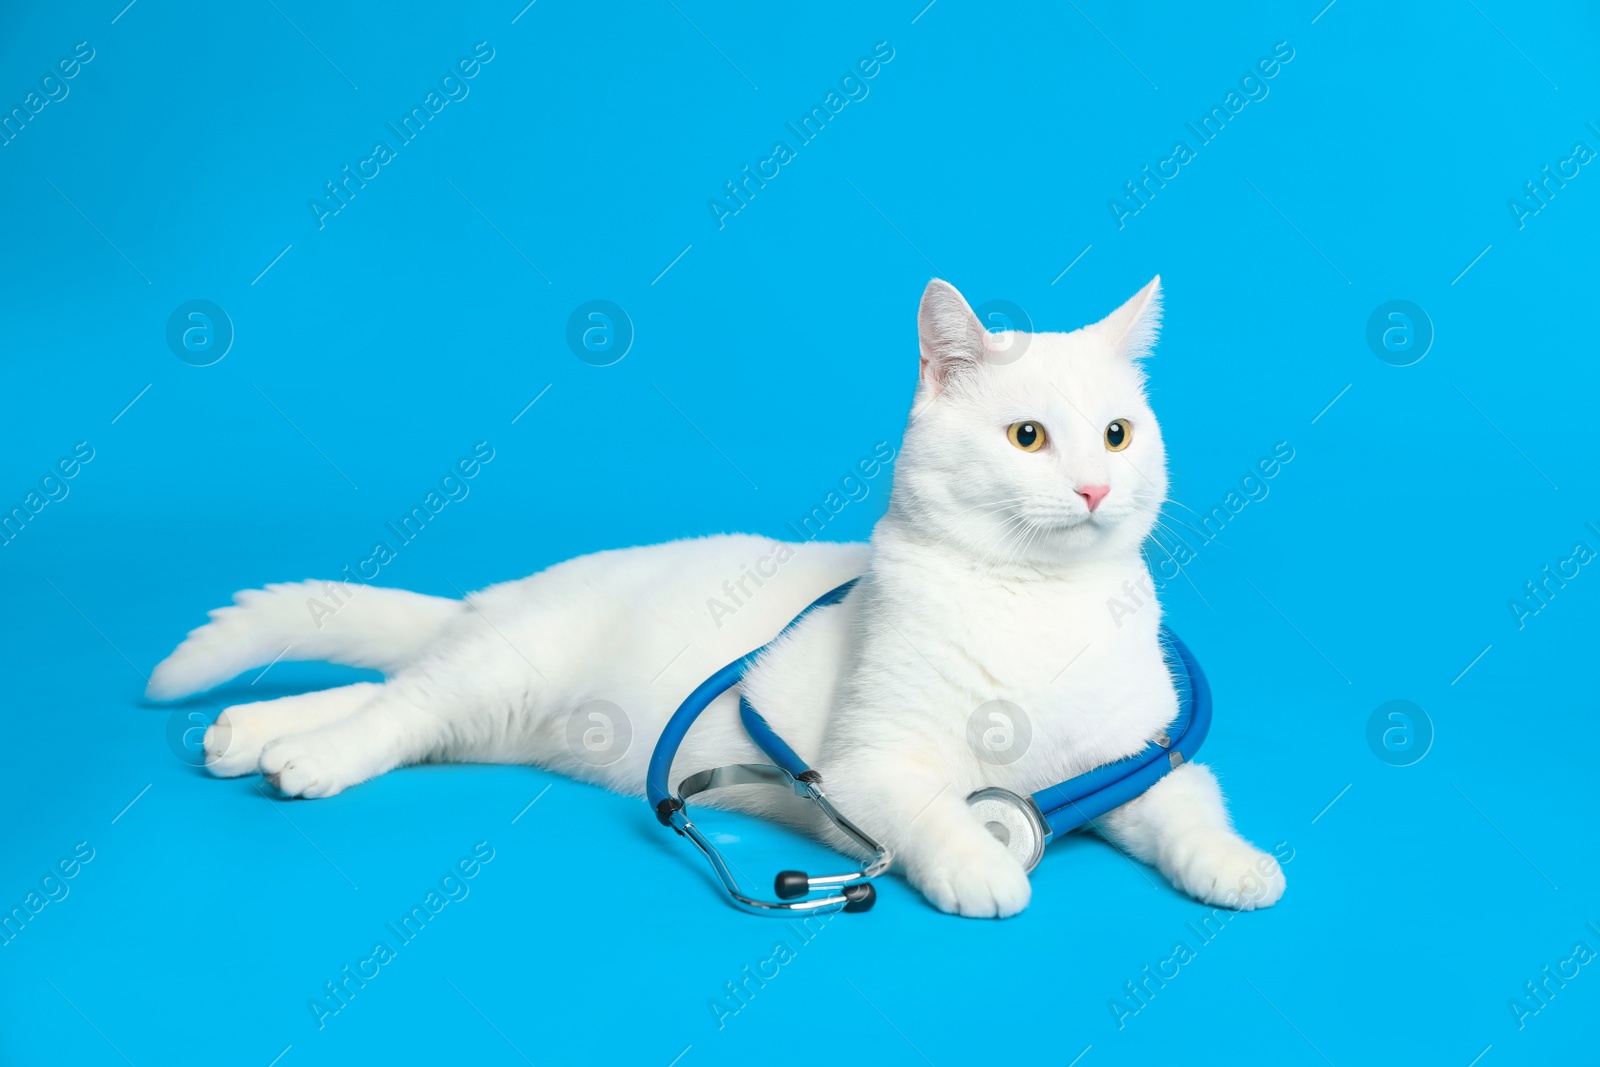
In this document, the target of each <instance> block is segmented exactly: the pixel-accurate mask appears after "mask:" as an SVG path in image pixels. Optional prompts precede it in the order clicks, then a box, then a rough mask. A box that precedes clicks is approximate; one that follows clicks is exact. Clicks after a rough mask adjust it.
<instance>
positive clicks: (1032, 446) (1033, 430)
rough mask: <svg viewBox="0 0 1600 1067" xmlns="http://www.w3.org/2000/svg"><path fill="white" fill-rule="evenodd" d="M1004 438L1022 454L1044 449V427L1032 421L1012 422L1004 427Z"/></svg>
mask: <svg viewBox="0 0 1600 1067" xmlns="http://www.w3.org/2000/svg"><path fill="white" fill-rule="evenodd" d="M1006 438H1007V439H1008V440H1010V442H1011V443H1012V444H1014V445H1016V446H1017V447H1018V448H1020V449H1022V450H1023V451H1024V452H1037V451H1039V449H1041V448H1043V447H1044V427H1043V426H1040V425H1039V424H1038V423H1037V422H1034V421H1032V420H1024V421H1023V422H1013V423H1012V424H1011V425H1010V426H1008V427H1006Z"/></svg>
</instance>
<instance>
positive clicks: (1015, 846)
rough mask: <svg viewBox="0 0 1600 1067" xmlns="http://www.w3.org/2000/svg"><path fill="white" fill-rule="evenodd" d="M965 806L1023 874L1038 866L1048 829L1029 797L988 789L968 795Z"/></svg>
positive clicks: (1048, 835) (1042, 816)
mask: <svg viewBox="0 0 1600 1067" xmlns="http://www.w3.org/2000/svg"><path fill="white" fill-rule="evenodd" d="M967 806H968V807H969V808H971V809H972V814H974V815H976V816H977V817H978V821H979V822H981V823H983V825H984V827H985V828H986V829H988V831H989V832H990V833H991V834H993V835H994V838H995V840H996V841H999V842H1000V843H1001V844H1002V845H1004V846H1006V850H1007V851H1009V852H1010V853H1011V855H1012V856H1013V857H1014V858H1015V859H1016V861H1017V862H1018V863H1020V864H1022V869H1023V870H1024V871H1032V870H1033V869H1034V868H1035V867H1037V866H1038V865H1039V860H1040V858H1041V857H1043V856H1044V846H1045V844H1046V843H1047V842H1048V841H1049V840H1050V828H1049V827H1048V826H1047V825H1045V821H1044V814H1043V813H1042V812H1041V811H1040V810H1039V805H1037V804H1035V803H1034V801H1033V798H1032V797H1022V796H1018V795H1017V794H1015V793H1013V792H1012V791H1011V790H1009V789H1000V788H997V787H992V786H991V787H990V788H988V789H980V790H978V791H977V792H976V793H973V794H971V795H970V796H968V797H967Z"/></svg>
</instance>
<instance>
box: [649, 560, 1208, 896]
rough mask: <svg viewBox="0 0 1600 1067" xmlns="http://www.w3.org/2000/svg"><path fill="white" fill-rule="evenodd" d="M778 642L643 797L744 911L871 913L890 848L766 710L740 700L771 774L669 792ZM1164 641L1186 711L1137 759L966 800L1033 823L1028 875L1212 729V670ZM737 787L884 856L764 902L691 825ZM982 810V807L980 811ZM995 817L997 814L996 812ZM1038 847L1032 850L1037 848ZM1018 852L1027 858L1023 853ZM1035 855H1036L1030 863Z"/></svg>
mask: <svg viewBox="0 0 1600 1067" xmlns="http://www.w3.org/2000/svg"><path fill="white" fill-rule="evenodd" d="M857 581H859V579H854V578H853V579H851V580H850V581H848V582H845V583H844V584H843V585H840V586H838V587H837V588H834V589H831V590H829V591H828V592H826V593H824V594H823V595H822V596H820V597H818V598H817V599H816V600H814V601H812V602H811V603H810V604H809V605H807V606H806V608H805V610H803V611H801V612H800V614H798V615H796V616H795V617H794V618H793V619H792V620H791V621H790V622H789V624H788V625H787V626H785V627H784V628H783V630H782V632H780V633H779V635H778V637H779V638H781V637H782V636H783V635H784V634H787V633H789V631H791V630H792V629H794V627H795V626H796V625H798V624H799V622H800V620H802V619H804V618H805V617H806V616H807V615H809V614H810V613H811V612H813V611H815V610H816V609H818V608H822V607H827V606H829V605H832V604H837V603H839V602H840V601H842V600H843V599H844V598H845V596H846V595H847V594H848V593H849V592H850V590H851V589H852V588H854V587H855V585H856V582H857ZM777 640H778V638H774V639H773V640H772V641H769V642H767V643H766V644H764V645H762V646H761V647H760V648H757V649H755V650H753V651H751V652H747V653H746V654H744V655H743V656H740V657H739V658H738V659H736V660H734V661H733V662H732V663H729V664H728V665H727V666H725V667H723V668H722V669H721V670H719V671H717V672H716V673H715V674H713V675H712V676H711V677H709V678H707V679H706V680H705V681H703V682H701V683H700V684H699V685H698V686H696V687H695V689H694V691H693V692H691V693H690V694H689V695H688V697H686V698H685V699H684V701H683V703H682V704H680V705H679V706H678V710H677V711H676V712H674V713H673V715H672V718H670V719H669V720H667V725H666V727H665V728H664V729H663V730H662V732H661V737H660V739H659V740H658V741H657V742H656V747H655V749H654V751H653V752H652V753H651V755H650V767H649V771H648V772H647V775H646V778H645V794H646V797H647V799H648V800H649V803H650V806H651V807H652V808H653V809H655V813H656V818H657V819H658V820H659V821H660V822H661V823H662V825H664V826H669V827H671V828H672V829H674V830H675V831H677V832H678V833H679V834H680V835H682V836H685V837H688V838H689V839H690V840H691V841H692V842H693V843H694V844H695V845H696V847H698V848H699V849H700V851H701V852H702V853H704V854H705V856H706V858H707V859H708V860H709V861H710V862H711V865H712V867H713V868H714V869H715V871H716V873H717V875H718V876H719V878H721V880H722V883H723V887H724V888H725V889H726V890H727V891H728V893H729V894H730V895H731V896H732V897H733V899H734V901H735V902H736V903H738V904H739V905H740V906H742V907H744V908H745V909H746V910H750V911H755V912H758V913H763V914H772V913H774V912H781V911H792V910H800V911H807V910H815V911H836V910H841V909H842V910H845V911H865V910H867V909H868V908H870V907H871V906H872V903H873V900H874V899H875V894H874V892H873V890H872V886H871V884H870V879H871V878H873V877H875V876H876V875H877V874H879V873H882V871H884V870H886V869H887V868H888V866H889V862H890V855H889V851H888V850H887V849H886V848H884V847H883V846H881V845H879V844H877V842H875V841H873V840H872V839H871V838H870V837H869V836H868V835H866V834H865V833H864V832H862V831H861V830H860V829H859V828H858V827H856V826H855V825H854V824H852V823H851V822H850V821H849V820H848V819H846V818H844V817H843V816H842V815H841V814H840V813H839V812H838V811H837V810H836V809H835V808H834V807H833V805H832V804H831V802H830V801H829V800H828V799H827V796H826V794H825V793H824V792H823V790H822V776H821V775H820V774H818V773H817V772H816V771H814V770H812V769H811V768H810V767H809V766H808V765H807V764H806V762H805V761H804V760H803V759H801V758H800V755H799V754H798V753H797V752H795V751H794V749H792V748H791V747H789V745H788V743H787V742H785V741H784V740H783V738H781V737H779V736H778V735H777V733H776V732H775V731H774V730H773V729H772V727H771V726H770V725H769V724H768V723H767V720H766V719H765V718H763V717H762V715H761V713H760V712H759V711H757V710H756V709H755V708H754V707H752V706H751V704H750V702H749V701H748V700H746V699H745V698H744V697H743V696H742V695H741V696H740V698H739V718H740V721H741V722H742V723H743V724H744V728H745V730H746V732H748V733H749V735H750V738H751V740H752V741H754V742H755V744H756V747H757V748H759V749H760V750H761V751H762V752H763V753H765V755H766V756H767V758H768V759H770V760H771V761H772V762H773V765H774V766H772V767H765V766H761V765H756V764H738V765H735V766H732V767H722V768H717V769H716V770H714V771H704V772H701V773H699V774H696V775H692V776H690V777H689V778H686V779H684V782H683V783H682V784H681V785H680V787H679V789H680V792H681V793H682V794H683V795H682V796H678V795H674V794H673V792H672V791H671V789H670V788H669V787H668V784H667V782H668V776H669V775H670V774H671V771H672V762H673V760H674V759H675V758H676V757H677V754H678V749H679V748H680V747H681V746H682V744H683V739H684V737H685V736H687V735H688V732H689V729H690V727H692V726H693V725H694V723H695V721H696V720H697V719H698V718H699V717H700V714H701V713H702V712H704V711H705V709H706V708H708V707H709V706H710V705H711V703H712V701H714V700H716V699H717V698H718V697H719V696H721V695H722V694H723V693H725V692H727V691H728V690H729V689H731V688H732V687H733V686H735V685H737V684H738V683H739V681H740V680H741V679H742V678H743V677H744V673H745V671H746V670H748V669H749V667H750V665H751V664H753V663H754V662H755V661H756V659H757V658H759V657H760V655H761V654H762V653H763V652H765V651H766V650H767V649H768V648H770V647H772V645H773V644H774V643H775V642H776V641H777ZM1161 642H1162V647H1163V652H1164V654H1165V658H1166V664H1167V669H1168V671H1169V672H1170V673H1171V674H1172V678H1173V682H1174V684H1175V686H1176V688H1177V692H1178V713H1177V715H1176V717H1175V718H1174V719H1173V721H1172V723H1171V724H1170V725H1169V726H1168V728H1167V730H1165V731H1163V732H1162V733H1161V734H1160V735H1159V736H1158V737H1157V738H1156V739H1155V740H1153V741H1150V742H1149V743H1148V744H1146V745H1145V747H1144V748H1143V749H1141V750H1140V751H1139V752H1136V753H1134V754H1133V755H1131V756H1128V757H1125V758H1123V759H1120V760H1117V761H1115V762H1113V763H1108V764H1105V765H1104V766H1101V767H1096V768H1094V769H1093V770H1090V771H1087V772H1085V773H1084V774H1080V775H1078V776H1077V777H1075V778H1072V779H1070V780H1068V781H1066V782H1062V783H1060V784H1058V785H1053V786H1049V787H1048V788H1045V789H1041V790H1040V791H1038V792H1037V793H1034V794H1033V795H1032V796H1031V797H1026V798H1023V797H1018V796H1017V795H1016V794H1013V793H1010V792H1008V791H1006V790H1001V789H987V790H980V791H979V792H978V793H974V794H973V796H972V797H970V798H968V802H969V803H975V801H976V800H977V799H978V798H979V797H981V796H983V795H985V794H993V795H994V796H991V797H990V798H989V799H990V801H991V802H993V801H994V800H995V799H997V798H998V799H1000V800H1002V801H1003V806H1006V807H1010V808H1014V809H1016V810H1017V811H1018V812H1019V813H1020V817H1021V818H1022V819H1023V820H1024V822H1025V823H1030V824H1032V826H1033V829H1032V830H1029V831H1027V834H1028V835H1031V838H1032V841H1031V844H1029V843H1024V842H1022V841H1018V842H1017V843H1016V844H1015V845H1014V846H1013V851H1014V854H1016V855H1018V858H1019V859H1021V860H1022V861H1023V862H1024V864H1025V866H1026V867H1027V868H1028V869H1030V870H1031V869H1032V865H1033V864H1034V863H1037V862H1038V857H1039V855H1040V854H1041V853H1042V851H1043V847H1044V845H1045V844H1047V843H1048V842H1049V841H1051V840H1053V839H1054V838H1056V837H1058V836H1060V835H1062V834H1066V833H1069V832H1071V831H1073V830H1076V829H1078V828H1080V827H1082V826H1084V825H1085V824H1088V823H1090V822H1092V821H1093V820H1094V819H1097V818H1099V817H1100V816H1102V815H1104V814H1105V813H1106V812H1108V811H1111V810H1112V809H1113V808H1118V807H1121V806H1122V805H1123V804H1126V803H1128V802H1129V801H1131V800H1133V799H1134V798H1135V797H1138V796H1140V795H1141V794H1143V793H1144V792H1145V791H1146V790H1148V789H1149V788H1150V787H1151V786H1153V785H1155V783H1156V782H1158V781H1160V779H1161V778H1163V777H1164V776H1166V775H1167V774H1169V773H1171V772H1172V771H1173V770H1174V769H1176V768H1177V767H1179V766H1181V765H1182V764H1184V763H1185V762H1187V761H1189V760H1191V759H1193V758H1194V754H1195V753H1196V752H1197V751H1198V750H1199V748H1200V744H1201V742H1203V741H1204V740H1205V737H1206V733H1207V732H1208V731H1209V730H1210V728H1211V686H1210V683H1209V682H1207V681H1206V676H1205V672H1204V671H1202V670H1201V669H1200V664H1199V662H1198V661H1197V660H1196V659H1195V658H1194V653H1192V652H1191V651H1190V650H1189V647H1188V646H1187V645H1185V644H1184V643H1183V641H1182V640H1181V639H1180V638H1179V637H1178V635H1177V634H1175V633H1173V632H1172V630H1171V629H1169V628H1168V627H1167V626H1165V625H1163V626H1162V627H1161ZM731 784H768V785H786V786H789V787H791V788H793V790H794V791H795V792H796V793H797V794H799V795H801V796H808V797H809V798H810V799H812V800H814V801H815V802H816V803H817V804H818V806H819V807H820V808H821V809H822V811H823V813H824V814H825V815H826V816H827V817H828V818H829V819H830V820H832V821H833V823H834V824H835V825H836V826H837V827H839V829H840V830H842V831H844V832H845V834H846V835H847V836H849V837H851V838H853V839H854V840H855V841H856V842H857V843H858V844H859V845H861V846H862V847H863V849H864V850H865V851H866V852H868V853H870V854H873V855H875V857H876V859H875V861H874V862H873V863H871V864H870V865H869V866H867V867H866V868H864V869H863V870H861V871H856V872H852V873H851V874H847V875H831V876H823V877H815V878H808V876H806V875H805V874H804V873H802V872H799V871H784V872H783V873H781V874H779V875H778V878H777V881H776V892H777V893H778V895H779V896H781V897H784V898H785V901H784V902H783V903H774V902H767V901H762V900H759V899H756V898H753V897H749V896H747V895H745V894H744V893H743V891H742V890H741V888H740V887H739V886H738V883H737V881H736V880H735V879H734V878H733V875H732V872H731V871H730V870H729V869H728V866H727V864H726V863H725V862H724V861H723V859H722V856H721V854H720V853H719V852H718V851H717V849H716V846H715V845H714V844H712V843H711V842H710V841H709V840H708V839H706V838H705V836H704V835H702V834H701V833H700V832H699V830H698V829H697V828H696V827H695V826H694V824H693V823H692V822H690V821H689V819H688V816H687V810H686V808H685V804H684V800H685V798H686V797H687V796H689V795H692V793H693V792H699V791H701V790H703V789H706V788H713V787H716V786H719V785H731ZM975 807H976V805H975ZM990 810H992V809H990ZM1030 848H1031V850H1032V851H1031V852H1030V851H1029V849H1030ZM1018 850H1020V851H1018ZM1030 856H1031V858H1029V857H1030ZM818 892H822V893H826V894H828V895H826V896H823V897H811V898H810V899H807V900H794V899H792V898H795V897H803V896H807V895H808V894H812V893H818Z"/></svg>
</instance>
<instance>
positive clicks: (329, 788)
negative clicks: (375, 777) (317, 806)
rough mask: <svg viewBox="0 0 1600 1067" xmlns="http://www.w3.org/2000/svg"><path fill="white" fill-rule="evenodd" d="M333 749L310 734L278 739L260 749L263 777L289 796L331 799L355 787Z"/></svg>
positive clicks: (342, 762)
mask: <svg viewBox="0 0 1600 1067" xmlns="http://www.w3.org/2000/svg"><path fill="white" fill-rule="evenodd" d="M344 763H345V761H343V760H341V759H340V758H339V756H338V754H337V753H336V752H334V751H333V750H332V749H331V747H330V746H329V745H328V744H327V743H325V742H323V741H319V740H316V739H313V737H312V736H311V735H309V734H294V735H291V736H289V737H283V738H279V739H278V740H276V741H273V742H271V743H270V744H268V745H267V746H266V747H265V748H263V749H262V750H261V762H260V770H261V775H262V777H264V778H266V780H267V781H269V782H271V783H272V785H273V786H274V788H276V789H277V790H278V792H280V793H282V794H283V795H284V796H287V797H304V798H306V799H307V800H312V799H316V798H320V797H331V796H334V795H335V794H337V793H341V792H343V791H344V790H345V789H346V788H347V787H349V786H352V785H354V784H356V781H358V780H359V779H357V780H355V781H353V780H351V779H350V777H349V775H348V774H347V773H346V771H345V768H344Z"/></svg>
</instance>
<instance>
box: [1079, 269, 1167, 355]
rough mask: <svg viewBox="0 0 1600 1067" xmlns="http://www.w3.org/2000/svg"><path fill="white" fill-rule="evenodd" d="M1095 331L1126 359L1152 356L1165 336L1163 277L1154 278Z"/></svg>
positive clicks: (1100, 323) (1105, 319)
mask: <svg viewBox="0 0 1600 1067" xmlns="http://www.w3.org/2000/svg"><path fill="white" fill-rule="evenodd" d="M1094 329H1095V331H1096V332H1098V333H1100V334H1101V335H1102V336H1103V337H1105V339H1106V342H1107V343H1108V344H1110V345H1111V347H1112V350H1113V351H1115V352H1117V353H1119V354H1120V355H1121V356H1122V357H1123V358H1124V359H1130V360H1138V359H1143V358H1144V357H1145V356H1148V355H1149V354H1150V350H1151V349H1152V348H1154V347H1155V346H1156V337H1157V336H1158V335H1159V334H1160V333H1161V275H1159V274H1158V275H1156V276H1155V277H1154V278H1151V279H1150V282H1149V284H1148V285H1146V286H1145V287H1144V288H1143V289H1140V290H1139V291H1138V292H1137V293H1135V294H1133V297H1132V298H1131V299H1130V300H1129V301H1128V302H1127V303H1126V304H1123V305H1122V306H1121V307H1119V308H1118V309H1117V310H1115V311H1113V312H1112V313H1111V314H1109V315H1107V316H1106V317H1105V318H1103V319H1101V320H1100V321H1099V322H1097V323H1095V325H1094Z"/></svg>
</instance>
